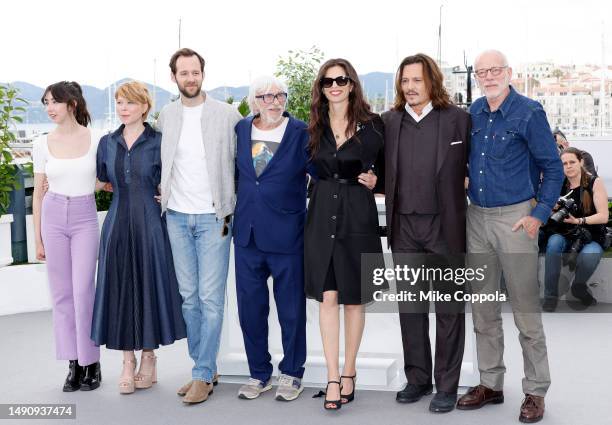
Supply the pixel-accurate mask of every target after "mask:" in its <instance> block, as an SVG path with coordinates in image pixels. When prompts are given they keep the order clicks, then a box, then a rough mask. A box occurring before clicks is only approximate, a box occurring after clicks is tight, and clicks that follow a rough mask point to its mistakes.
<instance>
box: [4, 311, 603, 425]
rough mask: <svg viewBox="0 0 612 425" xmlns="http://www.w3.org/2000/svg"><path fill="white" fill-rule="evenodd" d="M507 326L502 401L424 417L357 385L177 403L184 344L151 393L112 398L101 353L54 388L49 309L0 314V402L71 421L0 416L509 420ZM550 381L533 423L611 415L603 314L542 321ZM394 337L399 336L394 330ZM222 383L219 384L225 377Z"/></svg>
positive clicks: (514, 378)
mask: <svg viewBox="0 0 612 425" xmlns="http://www.w3.org/2000/svg"><path fill="white" fill-rule="evenodd" d="M504 316H505V317H504V323H505V325H506V327H505V330H506V356H505V359H506V366H507V368H508V373H507V375H506V386H505V396H506V402H505V404H503V405H499V406H487V407H485V408H483V409H481V410H480V411H473V412H459V411H454V412H452V413H449V414H446V415H433V414H430V413H429V412H428V411H427V406H428V403H429V399H430V398H429V397H427V398H426V399H424V400H422V401H420V402H418V403H416V404H414V405H399V404H397V403H396V402H395V400H394V396H395V395H394V393H392V392H386V391H358V392H357V395H356V400H355V402H354V403H351V405H349V406H345V408H343V409H342V410H341V411H340V412H331V413H330V412H325V411H323V409H322V401H321V399H312V398H311V396H312V395H313V394H314V393H315V392H316V391H315V389H314V388H307V389H306V390H305V391H304V394H303V395H302V396H301V397H300V398H299V399H298V400H297V401H294V402H291V403H282V402H277V401H275V400H274V397H273V392H269V393H266V394H265V395H264V396H262V397H261V398H260V399H257V400H253V401H244V400H239V399H238V398H237V397H236V391H237V388H238V385H237V384H233V383H228V381H236V378H234V379H232V377H226V378H225V379H224V380H223V379H222V382H221V384H220V385H219V386H218V387H216V388H215V392H214V394H213V395H212V397H211V399H210V400H209V401H207V402H205V403H203V404H200V405H195V406H183V404H182V403H181V402H180V398H179V397H178V396H176V395H175V393H174V391H175V390H176V388H178V387H179V386H180V385H181V384H183V383H184V381H186V380H188V379H189V372H190V362H189V359H188V357H187V348H186V344H185V342H184V341H181V342H179V343H177V344H174V345H173V346H170V347H165V348H162V349H161V350H159V352H158V356H159V360H158V362H159V363H158V364H159V366H158V374H159V383H158V384H157V385H155V386H154V387H153V388H152V389H150V390H143V391H138V392H137V393H135V394H132V395H128V396H121V395H119V394H118V393H117V390H116V382H117V379H118V376H119V372H120V363H121V355H120V353H118V352H113V351H109V350H105V349H103V350H102V370H103V379H104V381H103V384H102V386H101V388H100V389H98V390H96V391H94V392H91V393H85V392H76V393H72V394H70V393H62V392H61V390H60V387H61V384H62V381H63V378H64V376H65V368H66V366H65V364H64V362H59V361H56V360H54V353H53V336H52V331H51V314H50V313H49V312H42V313H27V314H17V315H10V316H3V317H0V335H2V345H1V348H0V403H37V402H38V403H76V404H77V420H76V421H75V420H71V421H67V420H66V421H60V420H53V421H51V420H47V421H43V420H31V421H27V422H23V421H0V423H13V422H15V423H21V424H25V423H49V424H61V423H66V424H75V423H76V424H87V425H90V424H91V425H94V424H103V425H111V424H151V425H156V424H164V425H165V424H198V425H201V424H223V425H230V424H231V425H234V424H284V423H287V424H292V425H298V424H309V425H311V424H325V423H333V424H347V425H348V424H350V425H361V424H375V425H395V424H398V425H399V424H402V425H403V424H419V425H425V424H453V425H462V424H465V425H468V424H469V425H478V424H487V425H489V424H495V425H504V424H517V423H518V420H517V417H518V408H519V405H520V403H521V399H522V394H521V376H522V357H521V353H520V349H519V344H518V340H517V332H516V330H515V329H514V326H513V321H512V317H511V316H508V315H506V314H505V315H504ZM544 321H545V326H546V333H547V338H548V345H549V356H550V364H551V374H552V379H553V386H552V387H551V389H550V392H549V395H548V397H547V399H546V404H547V411H546V416H545V418H544V421H543V422H542V423H547V424H554V425H563V424H567V425H587V424H588V425H607V424H610V423H612V422H611V420H610V414H609V410H608V409H609V406H610V403H611V402H610V396H609V394H610V392H609V380H610V379H611V378H612V361H611V360H610V359H611V358H612V357H611V354H612V315H610V314H553V315H550V314H549V315H545V318H544ZM398 337H399V335H398ZM224 381H225V382H224Z"/></svg>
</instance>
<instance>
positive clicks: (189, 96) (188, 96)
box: [177, 84, 202, 99]
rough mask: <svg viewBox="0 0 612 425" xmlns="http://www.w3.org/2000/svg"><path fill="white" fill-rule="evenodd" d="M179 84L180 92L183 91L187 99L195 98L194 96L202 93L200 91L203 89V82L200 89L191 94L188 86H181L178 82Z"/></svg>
mask: <svg viewBox="0 0 612 425" xmlns="http://www.w3.org/2000/svg"><path fill="white" fill-rule="evenodd" d="M177 86H178V89H179V92H180V93H181V94H182V95H183V96H184V97H186V98H187V99H193V98H194V97H198V96H199V95H200V92H201V91H202V85H201V84H200V85H199V86H198V89H197V90H196V92H195V94H191V93H189V92H188V91H187V90H186V88H183V87H181V86H180V85H178V84H177Z"/></svg>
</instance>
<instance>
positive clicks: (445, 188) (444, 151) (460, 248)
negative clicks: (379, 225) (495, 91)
mask: <svg viewBox="0 0 612 425" xmlns="http://www.w3.org/2000/svg"><path fill="white" fill-rule="evenodd" d="M403 114H404V111H403V110H402V111H397V110H390V111H387V112H385V113H383V114H382V119H383V121H384V123H385V204H386V212H387V232H388V240H389V245H390V246H391V248H393V239H392V238H393V237H392V235H393V229H392V223H393V213H394V206H395V199H396V197H397V191H398V182H397V169H398V162H399V161H400V158H398V150H399V136H400V128H401V123H402V115H403ZM470 131H471V119H470V115H469V114H468V113H467V112H466V111H464V110H463V109H461V108H458V107H456V106H450V107H448V108H446V109H442V110H440V127H439V131H438V153H437V158H436V182H435V184H436V188H437V193H438V205H439V206H440V219H441V221H442V226H443V230H442V231H443V233H444V236H445V237H446V242H447V243H448V245H449V248H450V250H451V252H454V253H464V252H465V216H466V210H467V198H466V193H465V187H464V181H465V177H466V176H467V161H468V157H469V149H470V136H471V134H470Z"/></svg>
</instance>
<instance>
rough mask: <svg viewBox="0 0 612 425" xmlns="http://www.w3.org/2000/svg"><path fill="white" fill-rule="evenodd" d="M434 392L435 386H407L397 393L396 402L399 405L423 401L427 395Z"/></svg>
mask: <svg viewBox="0 0 612 425" xmlns="http://www.w3.org/2000/svg"><path fill="white" fill-rule="evenodd" d="M432 392H433V385H431V384H428V385H417V384H406V387H405V388H404V389H403V390H401V391H398V392H397V395H396V396H395V400H396V401H397V402H398V403H414V402H417V401H419V400H420V399H421V397H423V396H425V395H429V394H431V393H432Z"/></svg>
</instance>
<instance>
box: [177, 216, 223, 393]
mask: <svg viewBox="0 0 612 425" xmlns="http://www.w3.org/2000/svg"><path fill="white" fill-rule="evenodd" d="M166 221H167V223H168V236H169V238H170V245H171V246H172V257H173V258H174V268H175V270H176V277H177V279H178V284H179V291H180V293H181V296H182V298H183V318H184V319H185V324H186V326H187V345H188V347H189V356H190V357H191V358H192V359H193V361H194V363H195V364H194V366H193V369H192V373H191V376H192V379H194V380H199V381H205V382H209V383H210V382H212V379H213V376H214V375H215V374H216V373H217V354H218V352H219V342H220V339H221V327H222V325H223V310H224V304H225V288H226V284H227V270H228V265H229V251H230V240H231V235H232V233H231V223H230V224H229V225H228V232H227V234H226V235H225V236H223V234H222V232H223V227H224V224H223V223H224V221H223V219H217V218H216V217H215V215H214V214H184V213H180V212H177V211H172V210H168V212H167V214H166Z"/></svg>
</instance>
